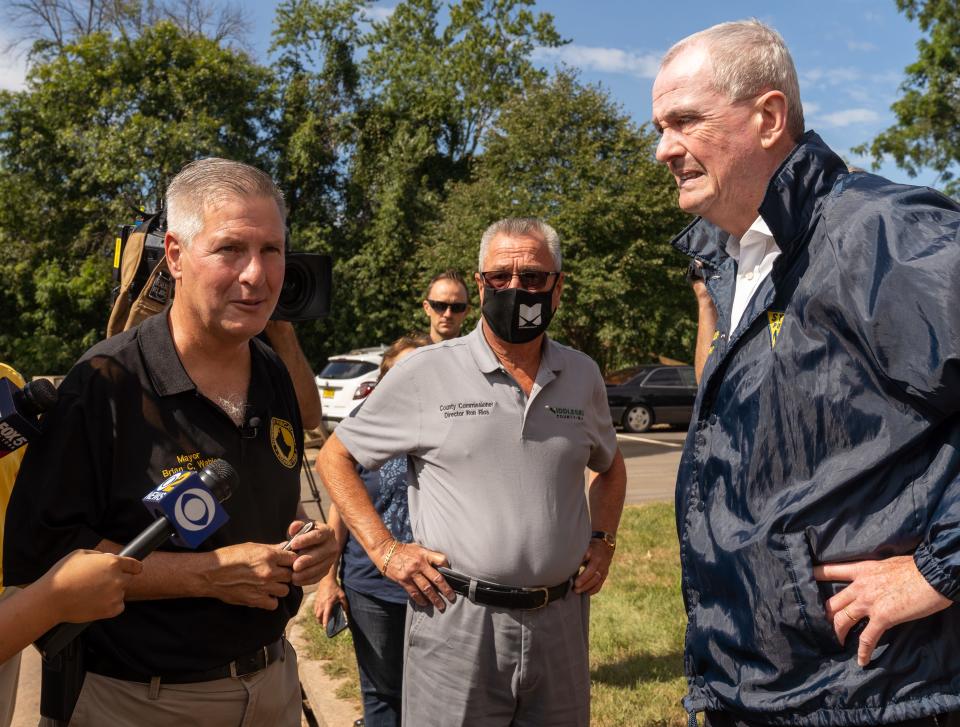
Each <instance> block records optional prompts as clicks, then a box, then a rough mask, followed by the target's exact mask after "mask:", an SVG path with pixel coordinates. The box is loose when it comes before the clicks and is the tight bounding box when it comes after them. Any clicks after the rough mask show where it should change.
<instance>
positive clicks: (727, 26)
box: [660, 18, 804, 141]
mask: <svg viewBox="0 0 960 727" xmlns="http://www.w3.org/2000/svg"><path fill="white" fill-rule="evenodd" d="M700 43H702V44H703V45H704V46H705V47H706V49H707V52H708V53H709V54H710V61H711V64H712V65H713V87H714V89H715V90H716V91H718V92H719V93H722V94H724V95H725V96H727V98H729V99H730V100H731V101H742V100H744V99H748V98H753V97H754V96H759V95H760V94H761V93H764V92H766V91H773V90H776V91H780V92H781V93H782V94H783V95H784V96H785V97H786V99H787V132H788V133H789V134H790V136H791V138H792V139H793V140H794V141H799V140H800V137H801V136H803V130H804V122H803V106H802V105H801V103H800V83H799V82H798V81H797V69H796V68H795V67H794V65H793V58H791V57H790V51H789V50H787V46H786V43H784V42H783V38H782V37H781V36H780V34H779V33H778V32H777V31H775V30H774V29H773V28H771V27H770V26H768V25H764V24H763V23H761V22H760V21H759V20H757V19H756V18H751V19H750V20H737V21H734V22H729V23H720V24H719V25H714V26H713V27H712V28H707V29H706V30H701V31H700V32H699V33H694V34H693V35H688V36H687V37H686V38H684V39H683V40H681V41H679V42H677V43H676V44H674V46H673V47H672V48H671V49H670V50H668V51H667V54H666V55H665V56H664V57H663V60H662V61H660V68H661V69H663V68H664V67H665V66H666V65H667V64H668V63H670V61H672V60H673V59H674V58H676V57H677V55H679V54H680V52H681V51H684V50H686V49H687V48H690V47H691V46H694V45H697V44H700Z"/></svg>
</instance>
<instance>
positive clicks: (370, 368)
mask: <svg viewBox="0 0 960 727" xmlns="http://www.w3.org/2000/svg"><path fill="white" fill-rule="evenodd" d="M386 350H387V347H386V346H383V345H381V346H375V347H372V348H358V349H356V350H354V351H350V352H348V353H343V354H340V355H339V356H331V357H330V358H329V359H327V365H326V366H324V367H323V371H321V372H320V373H319V374H318V375H317V377H316V381H317V388H318V389H319V390H320V401H321V404H322V406H323V423H324V424H325V425H326V427H327V429H328V430H330V431H332V430H333V428H334V427H336V426H337V424H339V423H340V421H341V420H342V419H344V418H345V417H347V416H349V415H350V412H352V411H353V410H354V409H355V408H356V406H357V404H359V403H360V402H361V401H362V400H363V399H364V398H365V397H366V396H367V394H369V393H370V392H371V391H373V387H374V386H376V384H377V376H378V375H379V373H380V361H381V360H382V359H383V354H384V352H385V351H386Z"/></svg>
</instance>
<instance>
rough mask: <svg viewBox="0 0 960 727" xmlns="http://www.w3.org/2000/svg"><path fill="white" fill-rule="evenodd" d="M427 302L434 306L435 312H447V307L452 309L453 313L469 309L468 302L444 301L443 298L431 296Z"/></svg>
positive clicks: (441, 313)
mask: <svg viewBox="0 0 960 727" xmlns="http://www.w3.org/2000/svg"><path fill="white" fill-rule="evenodd" d="M427 303H429V304H430V307H431V308H433V312H434V313H439V314H440V315H443V314H444V313H446V312H447V308H449V309H450V312H451V313H463V312H464V311H465V310H466V309H467V304H466V303H444V302H443V301H442V300H430V299H429V298H427Z"/></svg>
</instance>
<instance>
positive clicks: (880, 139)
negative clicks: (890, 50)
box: [853, 0, 960, 196]
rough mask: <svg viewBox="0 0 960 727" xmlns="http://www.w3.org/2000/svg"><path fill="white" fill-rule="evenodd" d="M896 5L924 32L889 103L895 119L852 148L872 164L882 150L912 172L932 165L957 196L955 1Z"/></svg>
mask: <svg viewBox="0 0 960 727" xmlns="http://www.w3.org/2000/svg"><path fill="white" fill-rule="evenodd" d="M897 7H898V8H899V9H900V10H901V11H902V12H904V13H905V14H906V15H907V17H908V18H910V19H911V20H917V21H918V22H919V24H920V28H921V30H923V31H924V32H925V33H926V34H927V37H925V38H921V39H920V40H919V41H918V42H917V60H916V61H915V62H914V63H912V64H911V65H909V66H907V68H906V73H907V77H906V80H905V81H904V82H903V84H902V85H901V87H900V88H901V90H902V91H903V96H902V97H901V98H900V99H899V100H897V101H896V102H895V103H894V104H893V106H892V109H893V112H894V113H895V114H896V116H897V124H896V125H895V126H891V127H890V128H888V129H887V130H886V131H884V132H882V133H880V134H879V135H878V136H877V137H876V138H875V139H874V140H873V141H872V142H869V143H868V144H863V145H861V146H859V147H857V148H855V149H854V150H853V151H854V152H856V153H858V154H865V153H869V154H871V155H872V156H873V158H874V167H877V166H879V164H880V161H881V160H882V159H883V157H884V156H885V155H889V156H892V157H893V159H894V161H895V162H896V164H897V166H899V167H901V168H902V169H904V170H906V171H907V173H908V174H910V176H916V175H917V173H918V172H919V170H920V169H921V168H923V167H929V168H931V169H935V170H936V171H937V172H938V173H939V175H940V176H939V179H940V181H941V182H942V183H943V190H944V191H945V192H946V193H947V194H950V195H953V196H960V183H958V181H957V179H956V178H955V177H956V171H957V165H958V164H960V126H958V124H957V119H958V118H960V2H958V0H897Z"/></svg>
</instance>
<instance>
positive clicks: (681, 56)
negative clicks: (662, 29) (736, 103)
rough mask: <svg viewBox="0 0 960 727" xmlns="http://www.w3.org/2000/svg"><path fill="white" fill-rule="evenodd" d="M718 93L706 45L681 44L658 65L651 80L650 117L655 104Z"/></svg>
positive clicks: (663, 105)
mask: <svg viewBox="0 0 960 727" xmlns="http://www.w3.org/2000/svg"><path fill="white" fill-rule="evenodd" d="M705 94H708V95H718V94H717V92H716V90H715V89H714V87H713V64H712V62H711V60H710V53H709V52H708V50H707V48H706V46H704V45H701V44H698V45H694V46H690V47H689V48H684V49H683V50H682V51H680V52H679V53H678V54H677V55H676V56H674V57H673V58H672V59H670V61H669V62H668V63H667V64H666V65H665V66H664V67H663V68H661V69H660V72H659V73H657V77H656V79H655V80H654V82H653V94H652V96H653V108H654V117H656V115H657V113H658V108H662V107H665V106H673V105H675V104H678V103H681V102H683V101H688V100H690V99H694V98H698V97H702V96H703V95H705Z"/></svg>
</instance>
